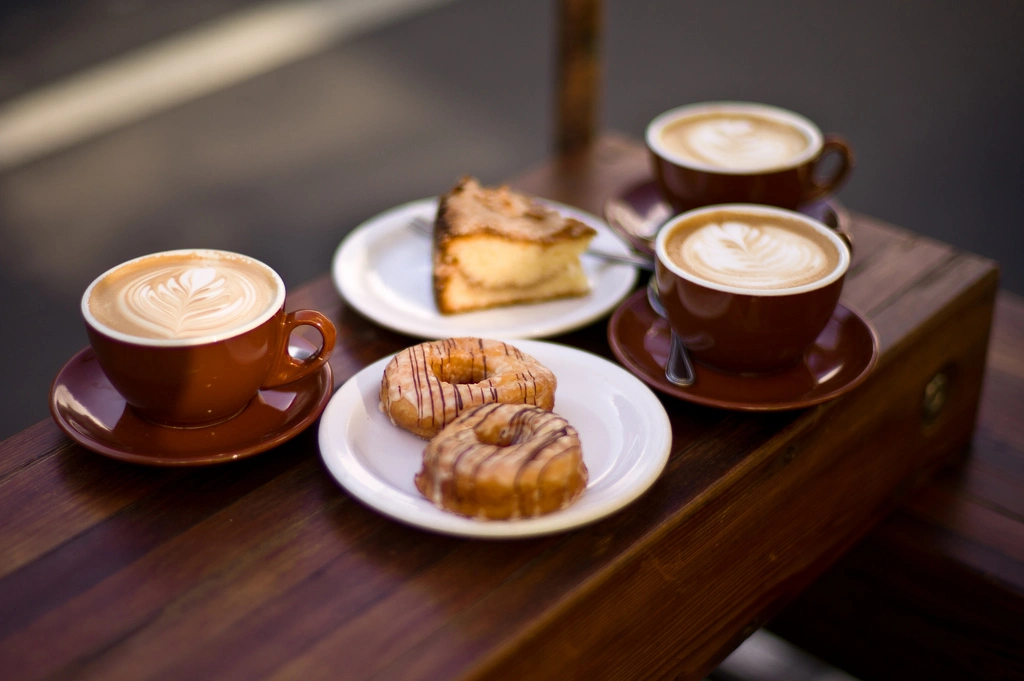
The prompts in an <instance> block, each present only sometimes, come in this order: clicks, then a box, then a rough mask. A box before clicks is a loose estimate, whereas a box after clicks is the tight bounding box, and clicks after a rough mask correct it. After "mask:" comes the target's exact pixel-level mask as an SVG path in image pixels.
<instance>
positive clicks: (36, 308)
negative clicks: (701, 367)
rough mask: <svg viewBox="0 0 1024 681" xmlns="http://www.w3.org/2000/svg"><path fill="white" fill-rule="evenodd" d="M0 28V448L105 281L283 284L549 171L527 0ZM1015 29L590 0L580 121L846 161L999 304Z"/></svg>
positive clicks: (1010, 170) (764, 7)
mask: <svg viewBox="0 0 1024 681" xmlns="http://www.w3.org/2000/svg"><path fill="white" fill-rule="evenodd" d="M0 7H2V9H0V272H2V274H0V306H2V307H0V319H2V322H0V323H2V325H3V333H2V334H0V338H2V341H0V342H2V343H3V347H2V350H0V352H2V356H3V358H4V360H3V362H2V363H0V372H2V378H3V391H4V392H3V396H2V398H0V399H2V407H3V408H2V409H0V439H4V438H6V437H9V436H10V435H13V434H14V433H16V432H18V431H20V430H21V429H23V428H25V427H27V426H29V425H31V424H33V423H35V422H37V421H39V420H41V419H45V418H48V411H47V406H46V405H47V390H48V386H49V383H50V381H51V380H52V378H53V377H54V375H56V373H57V371H58V370H59V369H60V367H61V366H62V365H63V363H64V362H65V361H66V360H67V359H68V358H69V357H70V356H71V355H72V354H73V353H74V352H76V351H77V350H79V349H80V348H82V347H83V346H84V345H85V344H86V339H85V333H84V330H83V328H82V324H81V322H80V319H79V313H78V305H79V297H80V295H81V292H82V291H83V289H84V288H85V286H86V285H87V284H88V283H89V281H91V280H92V279H93V278H94V277H95V276H96V275H98V274H99V273H100V272H102V271H103V270H105V269H106V268H108V267H110V266H112V265H114V264H116V263H118V262H120V261H122V260H125V259H127V258H130V257H134V256H136V255H140V254H143V253H147V252H152V251H156V250H162V249H168V248H179V247H187V246H210V247H219V248H228V249H232V250H238V251H242V252H245V253H248V254H251V255H253V256H255V257H257V258H260V259H262V260H264V261H266V262H268V263H269V264H271V265H272V266H273V267H275V268H276V269H277V270H278V271H280V272H281V274H282V275H283V277H284V279H285V281H286V282H287V283H288V284H289V285H290V286H298V285H300V284H302V283H304V282H306V281H309V280H311V279H313V278H315V277H317V276H319V275H322V274H324V273H326V272H327V271H328V268H329V264H330V260H331V256H332V254H333V252H334V250H335V248H336V247H337V245H338V244H339V242H340V240H341V239H342V237H344V235H345V234H346V233H347V232H348V231H349V230H351V229H352V228H353V227H355V226H356V225H358V224H359V223H360V222H361V221H363V220H365V219H367V218H369V217H371V216H373V215H374V214H376V213H377V212H379V211H381V210H384V209H386V208H389V207H391V206H393V205H395V204H397V203H401V202H405V201H408V200H411V199H416V198H421V197H424V196H429V195H434V194H437V193H439V192H441V191H443V190H445V189H447V188H448V187H449V186H450V185H451V184H452V182H453V181H454V180H455V178H456V177H458V176H459V175H460V174H463V173H472V174H475V175H477V176H479V177H480V178H481V179H483V180H484V181H486V182H497V181H500V180H502V179H504V178H507V177H509V176H512V175H515V174H517V173H519V172H522V171H524V170H526V169H528V168H530V167H531V166H533V165H534V164H536V163H539V162H540V161H542V160H543V159H544V158H545V157H546V155H547V154H548V153H549V152H550V150H551V140H552V134H553V133H552V123H553V119H554V116H553V112H554V98H553V91H554V79H553V74H554V64H555V60H554V46H555V26H556V22H555V20H556V15H555V7H556V5H555V3H554V2H553V1H552V0H519V1H517V2H507V1H504V0H295V1H291V2H253V1H251V0H178V1H177V2H174V3H168V2H159V1H158V0H20V1H18V0H16V1H14V2H11V1H7V2H4V3H3V4H2V5H0ZM1022 8H1024V5H1022V4H1021V3H1019V2H1014V1H1011V0H1005V1H1000V0H978V2H974V3H960V2H953V1H951V0H940V1H928V2H926V1H925V0H905V1H903V2H898V3H893V2H885V1H882V0H864V1H862V2H844V1H840V0H814V1H811V0H801V1H798V2H786V3H763V2H759V1H758V0H721V1H719V2H707V3H684V2H669V1H667V0H661V1H655V0H605V2H604V12H605V34H604V39H603V56H604V77H603V99H602V110H601V123H602V125H603V127H604V128H606V129H610V130H615V131H619V132H624V133H628V134H631V135H634V136H637V137H639V136H641V135H642V132H643V129H644V126H645V124H646V123H647V121H648V120H649V119H650V118H652V117H653V116H654V115H655V114H657V113H659V112H661V111H663V110H665V109H668V108H671V107H673V106H676V105H679V104H683V103H688V102H695V101H701V100H710V99H743V100H753V101H763V102H768V103H771V104H776V105H779V106H783V107H786V108H790V109H793V110H795V111H798V112H801V113H803V114H805V115H807V116H809V117H810V118H812V119H814V120H815V121H817V122H818V123H819V125H820V126H821V127H822V129H824V130H825V131H832V132H842V133H843V134H844V135H846V136H847V137H848V138H849V139H850V140H851V142H852V143H853V144H854V146H855V148H856V150H857V153H858V166H857V168H856V170H855V171H854V174H853V177H852V179H851V180H850V182H849V183H848V184H847V185H846V187H845V188H844V189H843V190H842V192H841V195H840V197H841V199H842V200H843V201H844V202H845V203H846V204H847V205H848V206H849V207H851V208H852V209H854V210H857V211H861V212H864V213H868V214H870V215H872V216H875V217H878V218H881V219H883V220H886V221H889V222H892V223H895V224H898V225H900V226H903V227H905V228H907V229H910V230H912V231H914V232H916V233H919V234H921V235H925V236H928V237H932V238H937V239H940V240H942V241H946V242H949V243H952V244H954V245H956V246H958V247H960V248H963V249H966V250H970V251H973V252H975V253H979V254H981V255H984V256H987V257H990V258H994V259H996V260H998V261H999V262H1000V263H1001V266H1002V274H1003V280H1002V281H1003V286H1004V287H1005V288H1007V289H1009V290H1011V291H1014V292H1016V293H1018V294H1020V293H1024V267H1022V262H1021V261H1022V258H1024V244H1022V236H1021V233H1022V230H1021V227H1020V225H1019V223H1020V221H1021V215H1022V214H1024V190H1022V179H1024V178H1022V168H1024V163H1022V159H1024V142H1022V136H1021V134H1020V128H1021V123H1022V122H1024V88H1022V81H1021V75H1020V74H1022V73H1024V41H1022V40H1021V36H1022V35H1024V9H1022Z"/></svg>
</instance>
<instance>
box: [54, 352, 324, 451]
mask: <svg viewBox="0 0 1024 681" xmlns="http://www.w3.org/2000/svg"><path fill="white" fill-rule="evenodd" d="M292 343H293V344H295V346H296V347H295V348H293V350H292V351H293V352H294V353H296V354H298V353H301V352H302V351H303V350H306V351H308V352H312V351H313V347H312V345H311V344H309V343H308V342H306V341H305V340H303V339H300V338H298V337H293V338H292ZM307 346H308V347H307ZM333 387H334V384H333V376H332V373H331V365H330V364H329V363H325V364H324V365H323V367H322V368H321V369H320V371H318V372H316V373H314V374H312V375H310V376H307V377H306V378H303V379H301V380H298V381H295V382H294V383H289V384H287V385H283V386H279V387H277V388H273V389H268V390H261V391H260V392H259V394H258V395H257V396H256V397H255V398H253V400H252V402H250V403H249V406H247V407H246V408H245V409H244V410H243V411H242V413H240V414H239V415H238V416H235V417H234V418H232V419H230V420H228V421H224V422H223V423H218V424H216V425H213V426H205V427H202V428H170V427H167V426H160V425H156V424H154V423H151V422H150V421H146V420H145V419H143V418H141V417H139V416H138V415H136V413H135V412H134V410H132V409H130V408H128V406H127V404H126V403H125V401H124V398H122V397H121V395H120V394H118V392H117V391H116V390H114V388H113V386H111V385H110V382H109V381H108V380H107V377H106V375H105V374H104V373H103V370H102V369H100V366H99V363H98V362H97V361H96V355H95V354H94V353H93V351H92V348H85V349H84V350H82V351H80V352H79V353H78V354H76V355H75V356H74V357H72V358H71V360H69V361H68V363H67V364H65V365H64V368H62V369H61V370H60V373H58V374H57V377H56V378H55V379H54V381H53V385H52V386H51V388H50V414H51V415H52V416H53V420H54V421H56V422H57V425H58V426H60V428H61V430H63V431H64V432H65V433H67V434H68V436H69V437H70V438H71V439H72V440H74V441H75V442H77V443H78V444H80V445H82V446H83V447H85V448H87V449H91V450H92V451H94V452H97V453H99V454H103V455H104V456H109V457H111V458H114V459H119V460H121V461H129V462H132V463H141V464H147V465H150V466H205V465H209V464H215V463H223V462H226V461H234V460H236V459H241V458H244V457H248V456H252V455H253V454H258V453H260V452H263V451H266V450H268V449H270V448H271V447H274V446H276V445H279V444H281V443H282V442H285V441H286V440H289V439H291V438H293V437H295V436H296V435H298V434H299V433H300V432H302V431H303V430H304V429H305V428H306V427H307V426H309V425H310V424H311V423H313V421H315V420H316V419H317V417H318V416H320V412H322V411H323V410H324V407H325V406H327V402H328V400H330V398H331V392H332V388H333Z"/></svg>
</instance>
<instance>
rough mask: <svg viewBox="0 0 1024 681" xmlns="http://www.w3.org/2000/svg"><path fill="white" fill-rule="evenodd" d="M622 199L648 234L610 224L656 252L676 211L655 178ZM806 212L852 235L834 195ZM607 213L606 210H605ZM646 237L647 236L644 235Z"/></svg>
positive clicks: (807, 206) (641, 246)
mask: <svg viewBox="0 0 1024 681" xmlns="http://www.w3.org/2000/svg"><path fill="white" fill-rule="evenodd" d="M616 199H617V200H619V201H622V202H623V203H625V204H626V205H627V206H628V207H630V208H632V209H633V211H634V212H635V213H636V214H637V216H638V217H639V218H640V220H641V222H642V223H643V224H644V225H646V229H645V230H644V231H645V232H646V234H645V235H629V234H623V233H622V231H621V230H620V229H619V228H618V227H617V225H616V224H615V221H614V220H608V224H609V226H611V228H612V229H613V230H615V231H616V232H618V233H619V236H620V237H623V238H624V239H625V240H626V242H627V243H629V244H631V245H632V246H633V248H635V249H636V250H638V251H640V252H641V253H647V254H648V255H653V254H654V236H655V234H657V232H658V228H659V227H661V225H663V224H664V223H665V222H666V221H667V220H668V219H669V218H671V217H673V216H674V215H675V214H676V211H674V210H673V209H672V207H671V206H669V205H668V203H667V202H666V201H665V200H664V199H662V198H661V194H660V193H659V192H658V185H657V183H656V182H655V181H654V180H653V179H650V180H644V181H643V182H640V183H639V184H636V185H634V186H632V187H630V188H629V189H627V190H626V191H624V192H623V193H622V194H621V195H619V196H618V197H616ZM797 210H798V211H800V212H801V213H803V214H804V215H808V216H810V217H812V218H814V219H815V220H817V221H819V222H823V223H825V224H826V225H828V226H829V227H831V228H832V229H836V230H838V231H840V232H843V233H845V234H847V235H849V222H850V219H849V215H848V213H847V211H846V208H844V207H843V205H842V204H841V203H840V202H839V201H838V200H837V199H835V198H827V199H821V200H819V201H814V202H812V203H807V204H804V205H803V206H800V207H799V208H798V209H797ZM606 212H607V211H606ZM645 237H646V238H645Z"/></svg>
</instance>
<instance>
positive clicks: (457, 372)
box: [430, 360, 488, 385]
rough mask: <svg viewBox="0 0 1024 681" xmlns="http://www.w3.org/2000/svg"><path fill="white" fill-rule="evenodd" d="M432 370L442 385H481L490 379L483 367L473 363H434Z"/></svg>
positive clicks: (450, 361)
mask: <svg viewBox="0 0 1024 681" xmlns="http://www.w3.org/2000/svg"><path fill="white" fill-rule="evenodd" d="M430 369H431V371H432V372H433V373H434V376H436V377H437V380H439V381H441V382H442V383H451V384H452V385H459V384H462V385H465V384H472V383H480V382H481V381H486V380H487V378H488V375H487V372H486V371H484V367H483V365H482V364H477V363H476V362H473V361H469V362H460V361H456V360H449V361H447V362H445V361H438V362H434V363H432V364H431V366H430Z"/></svg>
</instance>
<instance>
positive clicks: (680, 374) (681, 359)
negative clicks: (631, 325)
mask: <svg viewBox="0 0 1024 681" xmlns="http://www.w3.org/2000/svg"><path fill="white" fill-rule="evenodd" d="M647 302H648V304H650V306H651V309H652V310H654V312H655V313H656V314H657V315H658V316H659V317H661V318H663V319H664V318H665V317H666V315H665V306H664V305H662V304H661V297H660V296H658V284H657V282H656V281H655V279H654V277H651V278H650V279H648V280H647ZM665 378H666V379H668V381H669V382H670V383H673V384H675V385H678V386H679V387H681V388H685V387H687V386H690V385H693V382H694V381H695V380H696V378H695V374H694V373H693V364H692V363H691V362H690V354H689V353H688V352H686V346H685V345H683V341H682V340H680V338H679V334H677V333H676V332H675V331H672V346H671V348H670V350H669V353H668V362H667V363H666V364H665Z"/></svg>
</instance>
